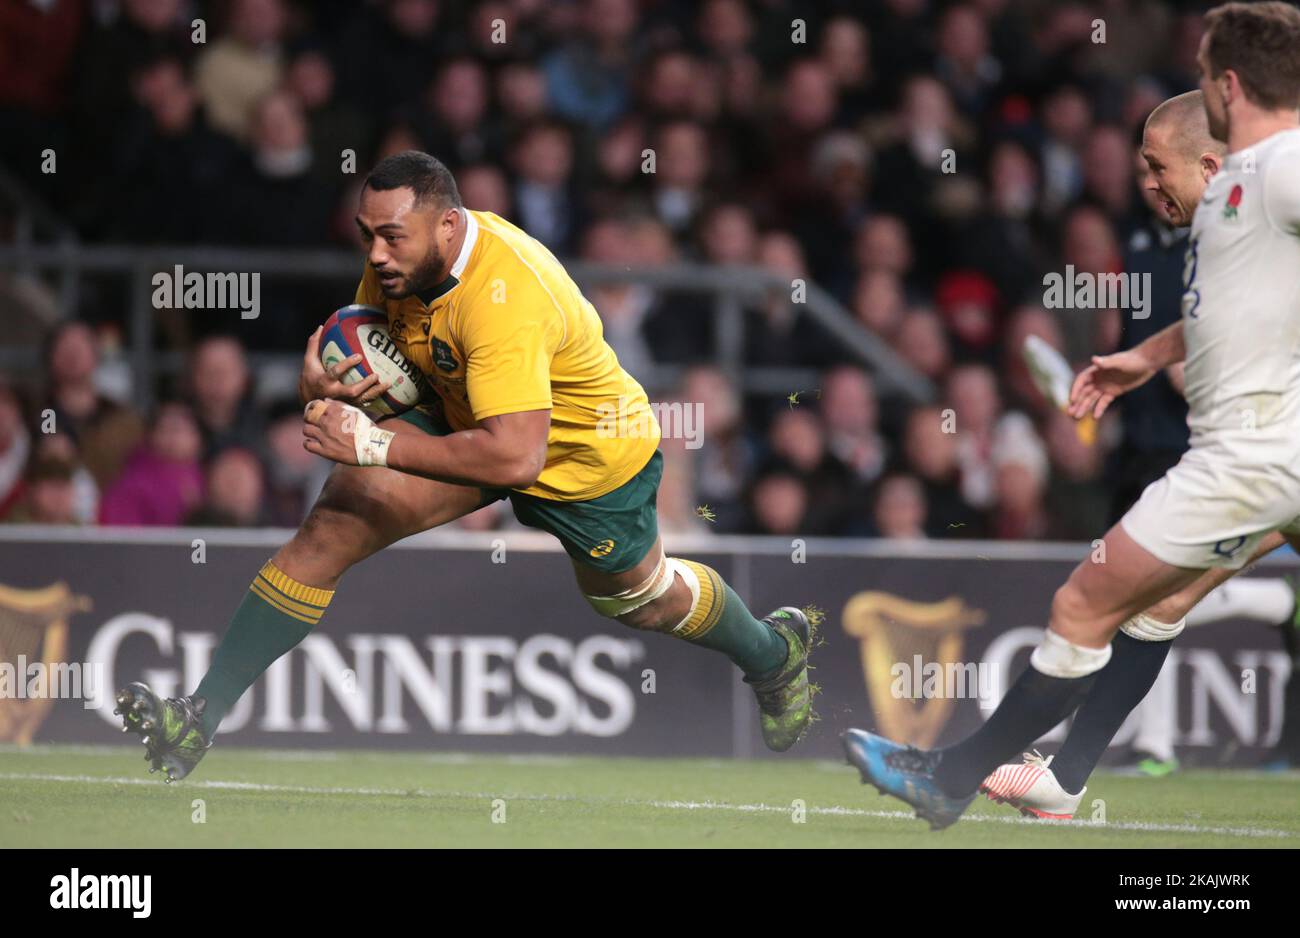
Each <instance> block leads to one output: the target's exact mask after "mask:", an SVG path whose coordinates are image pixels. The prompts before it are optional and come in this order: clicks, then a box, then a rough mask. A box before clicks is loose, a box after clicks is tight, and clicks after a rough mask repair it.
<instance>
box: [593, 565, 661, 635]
mask: <svg viewBox="0 0 1300 938" xmlns="http://www.w3.org/2000/svg"><path fill="white" fill-rule="evenodd" d="M674 572H675V571H674V569H673V567H672V561H670V560H669V559H668V558H667V557H665V556H664V555H663V553H660V554H659V563H658V564H657V565H656V566H655V569H654V572H653V573H651V574H650V576H648V577H646V579H645V580H644V581H642V582H641V583H639V584H637V585H636V586H634V587H632V588H631V589H626V590H623V592H621V593H615V594H614V595H612V596H588V595H587V594H586V593H584V594H583V598H585V599H586V600H587V602H589V603H591V608H592V609H595V610H596V612H597V613H599V614H600V615H602V616H604V617H605V618H607V619H617V618H618V617H619V616H621V615H626V614H627V613H629V612H632V611H633V610H635V609H640V608H641V607H642V606H644V605H645V604H646V603H650V602H654V601H655V600H656V599H658V598H659V597H660V596H662V595H663V594H664V593H666V592H668V588H669V587H670V586H672V585H673V573H674Z"/></svg>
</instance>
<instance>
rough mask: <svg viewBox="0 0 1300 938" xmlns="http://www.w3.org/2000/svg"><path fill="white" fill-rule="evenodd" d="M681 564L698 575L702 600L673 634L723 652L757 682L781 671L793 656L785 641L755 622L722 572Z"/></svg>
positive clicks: (692, 562) (687, 563)
mask: <svg viewBox="0 0 1300 938" xmlns="http://www.w3.org/2000/svg"><path fill="white" fill-rule="evenodd" d="M681 563H683V564H684V565H685V566H686V568H687V569H688V570H690V572H691V573H693V574H695V580H696V584H697V587H696V592H698V597H697V599H696V602H695V606H694V608H692V609H691V612H690V615H689V616H687V618H686V621H684V622H682V623H681V624H680V625H679V626H678V627H677V628H676V629H675V630H674V632H673V634H674V635H676V636H677V637H678V638H683V639H685V640H686V641H688V642H691V643H692V644H695V645H700V646H702V647H704V648H712V649H714V650H715V651H720V652H722V653H723V654H724V655H726V656H727V657H728V658H730V659H731V660H732V661H734V662H735V663H736V665H737V666H739V668H740V669H741V670H742V671H744V672H745V675H746V676H747V677H751V678H755V677H759V676H762V675H767V674H770V673H772V672H773V671H777V670H779V669H780V668H781V666H782V665H784V664H785V660H786V655H787V653H788V652H789V648H788V647H787V645H786V643H785V639H783V638H782V637H781V636H780V635H778V634H777V633H776V632H775V631H773V630H772V628H771V627H770V626H768V625H766V624H765V623H763V622H760V621H759V620H758V619H756V618H754V615H753V613H751V612H750V611H749V609H748V608H746V606H745V604H744V603H743V602H741V600H740V597H739V596H737V595H736V591H735V590H733V589H732V588H731V587H730V586H728V585H727V584H726V582H724V581H723V579H722V577H720V576H719V575H718V571H716V570H714V569H713V568H712V567H709V566H706V565H704V564H702V563H697V562H696V561H694V560H682V561H681Z"/></svg>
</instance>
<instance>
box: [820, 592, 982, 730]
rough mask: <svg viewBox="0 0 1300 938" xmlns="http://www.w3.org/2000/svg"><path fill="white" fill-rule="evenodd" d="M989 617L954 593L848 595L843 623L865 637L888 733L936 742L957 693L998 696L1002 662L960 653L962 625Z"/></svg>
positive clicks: (866, 673)
mask: <svg viewBox="0 0 1300 938" xmlns="http://www.w3.org/2000/svg"><path fill="white" fill-rule="evenodd" d="M984 618H985V616H984V613H983V611H981V610H979V609H973V608H971V607H970V606H967V605H966V603H965V602H964V601H963V600H961V599H960V598H958V597H955V596H954V597H951V598H949V599H945V600H943V601H942V602H937V603H919V602H913V601H911V600H909V599H903V598H902V597H900V596H894V595H892V594H890V593H882V592H875V591H868V592H862V593H858V594H857V595H855V596H854V597H853V598H851V599H850V600H849V601H848V603H847V604H846V605H845V607H844V615H843V620H844V631H845V632H846V633H848V634H849V635H852V636H854V637H855V638H857V639H858V644H859V648H860V650H861V655H862V676H863V678H864V679H865V681H866V684H867V695H868V697H869V699H870V701H871V709H872V710H873V711H874V713H875V716H876V722H877V724H878V725H879V726H880V730H881V732H882V733H883V734H884V735H885V736H888V737H889V738H890V739H893V740H898V741H899V742H905V743H910V744H912V745H915V746H921V747H923V748H925V747H929V746H931V745H933V744H934V741H935V740H936V739H937V738H938V737H939V733H940V732H941V731H942V730H943V727H944V725H945V724H946V723H947V722H948V718H949V717H950V716H951V715H952V710H953V703H954V701H956V700H959V699H962V698H965V697H978V698H979V699H980V703H981V706H993V705H994V704H996V702H997V699H998V697H999V696H1000V686H999V685H1000V681H999V680H998V671H997V667H996V665H983V664H978V665H977V664H975V663H974V662H968V663H963V662H962V661H961V653H962V646H963V635H962V633H963V632H964V631H965V630H966V629H969V628H973V627H975V626H978V625H982V624H983V623H984Z"/></svg>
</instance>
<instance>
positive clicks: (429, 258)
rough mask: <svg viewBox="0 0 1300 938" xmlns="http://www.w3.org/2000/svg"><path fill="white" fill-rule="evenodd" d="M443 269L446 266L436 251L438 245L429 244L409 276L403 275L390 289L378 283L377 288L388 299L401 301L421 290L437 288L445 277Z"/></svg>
mask: <svg viewBox="0 0 1300 938" xmlns="http://www.w3.org/2000/svg"><path fill="white" fill-rule="evenodd" d="M445 269H446V264H445V262H444V259H443V256H442V252H441V251H439V250H438V245H436V244H430V245H429V250H428V252H427V253H425V255H424V257H423V258H421V259H420V262H419V263H418V264H416V265H415V267H414V269H412V270H411V272H410V273H409V274H405V275H403V276H402V278H401V279H400V280H398V281H397V283H396V284H394V285H393V286H392V287H386V286H384V285H383V282H382V281H380V286H379V288H380V289H381V290H382V291H383V293H384V296H386V297H387V298H388V299H390V300H402V299H405V298H406V297H408V296H411V295H413V294H415V293H419V292H420V291H421V290H427V289H429V288H430V287H433V286H437V285H438V284H439V283H441V282H442V280H443V278H444V276H445V274H443V271H444V270H445Z"/></svg>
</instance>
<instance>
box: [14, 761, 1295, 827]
mask: <svg viewBox="0 0 1300 938" xmlns="http://www.w3.org/2000/svg"><path fill="white" fill-rule="evenodd" d="M0 781H33V782H90V783H93V784H101V785H150V786H157V785H158V784H159V782H158V780H157V779H152V778H126V777H122V776H102V775H50V774H43V773H34V772H32V773H26V772H5V773H0ZM184 784H185V787H187V788H208V789H213V790H218V791H255V792H257V791H260V792H269V793H279V794H296V795H360V796H366V797H391V798H412V797H414V798H462V799H467V800H484V801H491V800H493V799H495V798H503V799H505V800H506V801H537V802H557V803H565V802H567V803H579V804H590V805H606V806H610V807H618V806H624V807H630V808H657V809H661V810H667V811H737V812H742V813H751V814H752V813H761V812H769V813H780V814H789V813H790V811H791V810H792V809H791V808H787V807H783V806H781V805H768V804H728V803H725V802H718V801H639V800H636V799H630V798H629V799H617V798H580V797H577V796H576V795H518V794H514V795H508V794H503V793H501V792H463V791H430V790H428V789H423V788H336V787H316V786H309V785H268V784H264V783H261V782H234V781H219V780H212V779H209V780H205V781H193V782H185V783H184ZM805 812H806V813H807V814H820V815H828V816H838V817H872V818H885V819H889V820H911V819H913V817H914V816H913V815H912V814H911V813H909V812H907V811H872V810H869V809H866V808H845V807H841V806H838V805H833V806H830V807H825V808H819V807H809V808H807V809H805ZM961 823H963V824H966V823H977V824H1020V825H1029V826H1032V827H1062V828H1066V829H1077V830H1106V831H1112V830H1120V831H1139V832H1143V833H1157V834H1213V835H1220V836H1225V837H1254V838H1266V839H1284V840H1285V839H1292V838H1295V837H1297V836H1300V835H1297V833H1296V832H1293V831H1283V830H1273V829H1270V828H1263V827H1205V826H1202V825H1199V824H1159V823H1155V822H1148V821H1116V822H1114V823H1104V824H1100V823H1096V822H1093V821H1051V820H1036V819H1029V818H1023V817H997V816H994V815H967V816H965V817H963V818H962V819H961Z"/></svg>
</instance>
